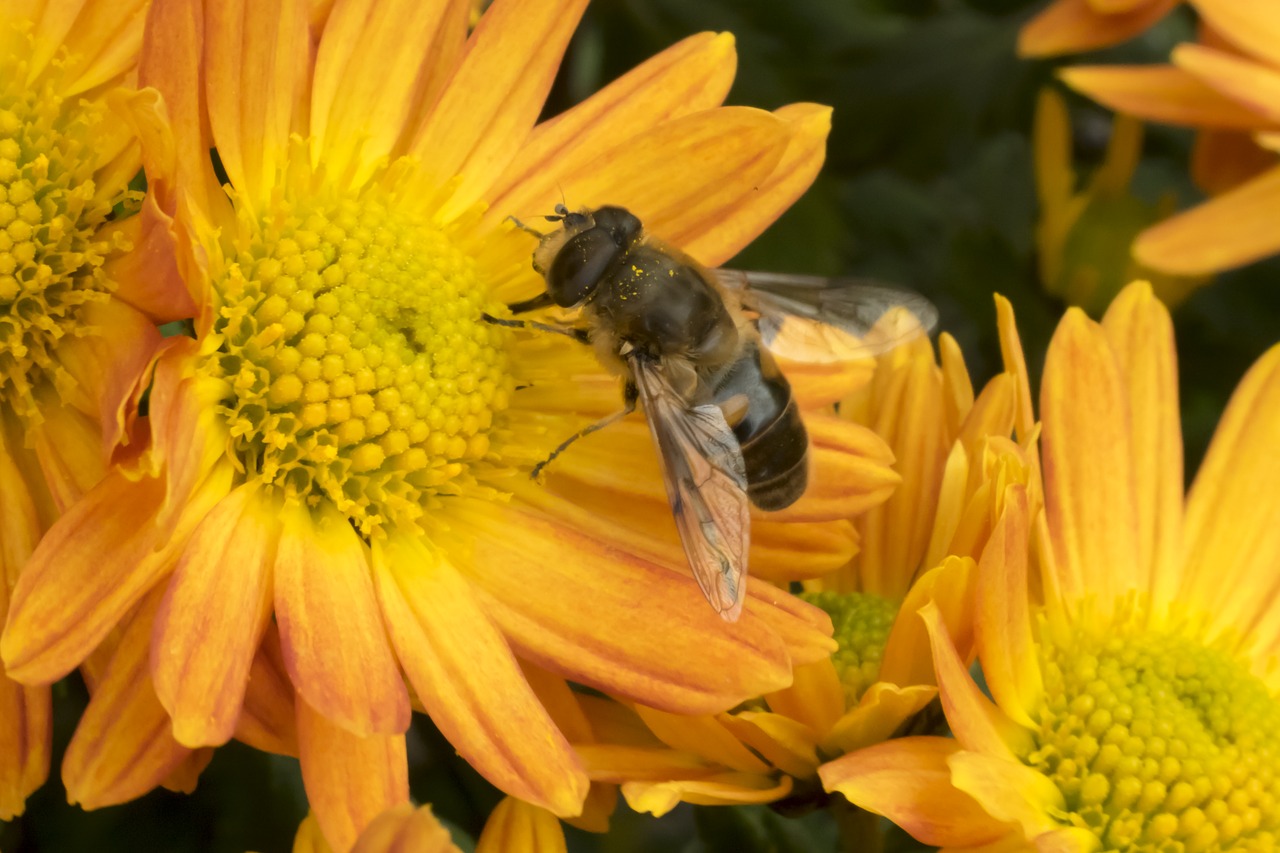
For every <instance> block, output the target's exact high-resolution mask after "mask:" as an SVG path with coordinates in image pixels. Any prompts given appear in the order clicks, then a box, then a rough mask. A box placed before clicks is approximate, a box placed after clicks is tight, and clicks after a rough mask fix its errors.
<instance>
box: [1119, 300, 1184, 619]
mask: <svg viewBox="0 0 1280 853" xmlns="http://www.w3.org/2000/svg"><path fill="white" fill-rule="evenodd" d="M1102 329H1103V331H1104V332H1105V333H1106V336H1107V340H1109V341H1110V342H1111V349H1112V351H1114V352H1115V354H1116V358H1117V360H1118V361H1119V364H1120V372H1121V374H1122V375H1123V376H1124V379H1125V382H1124V387H1125V389H1126V391H1127V392H1128V397H1129V412H1130V415H1131V424H1132V428H1133V451H1134V465H1135V468H1136V475H1137V488H1138V523H1139V525H1140V527H1139V530H1138V535H1139V537H1140V542H1141V546H1142V553H1143V554H1144V555H1145V561H1146V562H1147V563H1148V565H1145V566H1140V567H1139V570H1140V572H1139V577H1144V576H1145V578H1146V580H1145V583H1140V588H1141V587H1145V588H1146V589H1147V590H1148V591H1149V592H1150V593H1151V596H1152V603H1153V605H1154V606H1155V607H1156V609H1157V610H1159V609H1162V608H1163V607H1165V606H1167V605H1168V604H1169V602H1170V601H1171V600H1172V598H1173V596H1174V595H1175V594H1176V590H1177V583H1178V571H1179V563H1180V561H1181V558H1182V554H1181V540H1182V488H1183V478H1182V419H1181V415H1180V413H1179V408H1178V357H1177V352H1176V351H1175V349H1174V341H1173V322H1172V320H1171V319H1170V317H1169V311H1168V309H1166V308H1165V307H1164V305H1163V304H1161V302H1160V301H1159V300H1158V299H1156V297H1155V295H1154V294H1153V293H1152V291H1151V286H1150V285H1149V284H1147V283H1146V282H1136V283H1134V284H1131V285H1129V286H1128V287H1126V288H1125V289H1124V290H1122V291H1121V292H1120V295H1119V296H1117V297H1116V299H1115V301H1114V302H1112V303H1111V307H1110V308H1109V309H1108V310H1107V313H1106V316H1105V317H1104V318H1103V320H1102Z"/></svg>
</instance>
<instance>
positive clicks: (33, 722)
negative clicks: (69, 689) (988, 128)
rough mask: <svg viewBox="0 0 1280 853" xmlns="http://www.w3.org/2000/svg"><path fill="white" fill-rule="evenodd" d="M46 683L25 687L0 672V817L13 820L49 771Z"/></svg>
mask: <svg viewBox="0 0 1280 853" xmlns="http://www.w3.org/2000/svg"><path fill="white" fill-rule="evenodd" d="M52 710H53V709H52V704H51V702H50V694H49V688H48V687H27V686H25V685H22V684H19V683H18V682H16V681H11V680H9V679H8V678H6V677H5V676H4V675H0V821H8V820H13V819H14V818H15V817H17V816H18V815H20V814H22V812H23V810H24V809H25V808H26V800H27V797H28V796H30V795H31V793H32V792H33V791H35V789H36V788H39V787H40V786H41V785H43V784H44V780H45V778H46V777H47V776H48V775H49V751H50V749H51V747H52V742H53V726H52V723H53V720H52Z"/></svg>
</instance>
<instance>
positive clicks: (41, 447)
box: [23, 406, 107, 514]
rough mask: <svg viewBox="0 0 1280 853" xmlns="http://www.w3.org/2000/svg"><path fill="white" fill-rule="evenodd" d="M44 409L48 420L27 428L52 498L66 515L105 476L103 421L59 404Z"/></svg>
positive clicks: (28, 441) (55, 504)
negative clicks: (101, 424) (100, 424)
mask: <svg viewBox="0 0 1280 853" xmlns="http://www.w3.org/2000/svg"><path fill="white" fill-rule="evenodd" d="M42 410H43V413H44V420H43V421H42V422H41V423H39V424H37V425H35V426H33V427H30V428H29V429H28V430H27V436H26V441H27V444H28V446H29V447H30V448H31V450H33V451H34V452H35V457H36V459H37V461H39V463H40V472H41V474H43V475H44V476H43V479H44V486H45V487H46V488H47V489H48V492H49V497H51V498H52V499H53V503H54V506H55V507H57V511H58V513H59V514H62V513H65V512H66V511H67V510H69V509H70V508H71V507H72V506H74V505H75V503H76V501H78V500H80V498H82V497H84V495H85V493H86V492H88V491H89V490H90V489H92V488H93V487H94V486H95V485H97V484H98V481H100V480H101V479H102V477H103V475H104V474H105V473H106V468H107V454H106V453H104V452H103V447H102V430H101V428H100V426H99V424H98V423H96V422H95V421H93V420H92V419H90V418H88V417H86V416H85V415H84V413H83V412H81V411H80V410H79V409H77V408H74V407H72V406H59V407H57V408H49V409H45V408H44V407H42ZM23 491H26V489H25V488H24V489H23Z"/></svg>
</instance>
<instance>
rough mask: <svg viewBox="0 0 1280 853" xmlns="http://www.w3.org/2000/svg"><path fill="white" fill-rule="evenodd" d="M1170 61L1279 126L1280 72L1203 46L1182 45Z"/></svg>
mask: <svg viewBox="0 0 1280 853" xmlns="http://www.w3.org/2000/svg"><path fill="white" fill-rule="evenodd" d="M1171 58H1172V59H1173V64H1174V65H1176V66H1177V67H1179V68H1181V69H1182V70H1183V71H1186V72H1187V73H1189V74H1193V75H1194V76H1195V77H1197V78H1198V79H1200V80H1202V81H1204V82H1205V83H1206V84H1208V85H1209V86H1212V87H1213V88H1214V89H1216V90H1218V91H1219V92H1221V93H1222V94H1224V95H1226V96H1227V97H1228V98H1231V99H1232V100H1233V101H1236V102H1238V103H1240V104H1243V105H1244V106H1245V107H1247V108H1248V109H1250V110H1252V111H1253V112H1255V113H1257V115H1258V116H1259V117H1260V118H1261V119H1262V122H1269V123H1271V124H1273V125H1274V124H1276V123H1280V106H1278V105H1277V104H1278V103H1280V71H1276V70H1275V69H1273V68H1269V67H1267V66H1265V65H1262V64H1261V63H1258V62H1252V61H1250V60H1248V59H1245V58H1243V57H1241V56H1239V55H1237V54H1235V53H1229V52H1227V51H1225V50H1217V49H1215V48H1212V47H1208V46H1206V45H1202V44H1180V45H1178V46H1177V47H1175V48H1174V49H1173V54H1172V57H1171ZM1262 122H1260V124H1261V123H1262Z"/></svg>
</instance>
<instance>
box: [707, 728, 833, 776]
mask: <svg viewBox="0 0 1280 853" xmlns="http://www.w3.org/2000/svg"><path fill="white" fill-rule="evenodd" d="M719 719H720V721H721V723H723V724H724V727H725V728H726V729H728V730H729V731H731V732H733V734H734V735H735V736H736V737H737V738H738V739H740V740H741V741H742V742H743V743H744V744H746V745H747V746H749V747H751V748H752V749H754V750H755V751H756V752H758V753H760V755H761V756H762V757H763V758H764V759H765V760H766V761H768V762H769V763H770V764H772V765H773V766H774V767H776V768H778V769H779V770H781V771H782V772H783V773H786V774H787V775H788V776H794V777H795V778H797V779H809V778H812V777H813V776H814V774H816V773H817V772H818V764H819V760H818V734H817V732H815V731H814V730H813V729H811V728H809V727H808V726H806V725H805V724H804V723H802V722H800V721H799V720H793V719H791V718H790V717H787V716H784V715H782V714H770V713H767V712H765V711H739V712H738V713H736V714H721V715H720V717H719Z"/></svg>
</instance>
